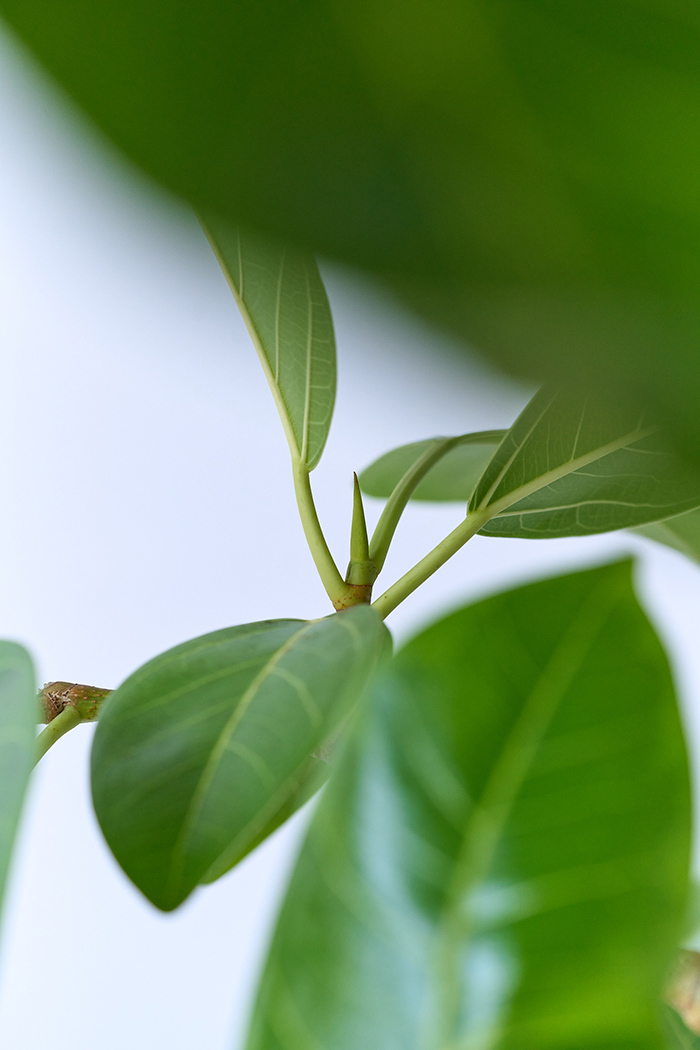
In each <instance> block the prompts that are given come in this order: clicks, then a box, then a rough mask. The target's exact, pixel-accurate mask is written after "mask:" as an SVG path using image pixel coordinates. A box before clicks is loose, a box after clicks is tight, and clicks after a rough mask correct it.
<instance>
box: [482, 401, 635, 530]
mask: <svg viewBox="0 0 700 1050" xmlns="http://www.w3.org/2000/svg"><path fill="white" fill-rule="evenodd" d="M540 418H541V417H540ZM538 422H539V420H538ZM535 425H536V424H535ZM655 429H656V428H655V427H647V428H646V429H645V430H634V431H631V432H630V433H629V434H625V435H624V436H622V437H620V438H617V439H616V440H614V441H609V442H608V443H607V444H606V445H599V446H598V447H597V448H595V449H592V450H591V451H590V452H587V453H585V454H584V455H582V456H578V457H577V458H576V459H570V460H567V462H566V463H562V464H561V466H559V467H555V469H554V470H549V471H547V472H545V473H544V474H539V475H538V476H537V477H536V478H533V479H532V481H528V482H527V483H526V484H525V485H521V486H520V487H519V488H517V489H512V490H511V491H510V492H509V493H507V494H506V495H505V496H501V498H500V499H498V500H496V501H495V503H490V504H489V503H486V502H485V501H482V502H481V503H479V504H478V505H477V506H476V507H475V508H474V509H473V510H471V511H468V512H467V517H469V515H470V514H471V516H472V517H475V518H478V517H483V518H484V524H485V523H486V522H487V521H490V520H491V519H492V518H496V517H498V515H499V514H501V513H502V512H503V511H504V510H507V509H508V508H509V507H512V506H513V505H514V504H516V503H518V502H519V501H520V500H522V499H525V498H526V497H527V496H531V495H532V494H533V493H535V492H538V491H539V490H540V489H543V488H546V487H547V486H548V485H553V484H554V483H555V482H557V481H561V479H562V478H565V477H567V476H568V475H569V474H574V473H575V472H576V471H577V470H580V469H581V467H586V466H588V465H589V464H590V463H595V462H596V461H597V460H599V459H604V458H605V456H609V455H611V454H612V453H613V452H617V451H619V450H620V449H621V448H625V447H626V446H627V445H632V444H634V443H635V442H637V441H641V440H642V439H643V438H645V437H648V436H649V435H650V434H653V433H654V430H655ZM522 448H523V445H520V446H519V447H518V450H517V451H518V453H519V452H520V451H521V450H522ZM514 459H515V457H514V456H513V457H511V459H510V461H509V465H510V464H512V462H513V461H514ZM504 476H505V473H504V472H502V474H501V476H500V479H499V482H498V483H499V484H500V481H501V480H503V477H504ZM495 487H496V485H495V484H494V485H492V486H491V489H490V490H489V492H491V493H493V491H494V490H495ZM543 509H546V508H543Z"/></svg>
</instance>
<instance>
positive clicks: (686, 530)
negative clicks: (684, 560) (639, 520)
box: [635, 510, 700, 563]
mask: <svg viewBox="0 0 700 1050" xmlns="http://www.w3.org/2000/svg"><path fill="white" fill-rule="evenodd" d="M635 532H637V533H639V535H640V536H645V537H646V538H647V539H648V540H656V542H657V543H663V544H664V545H665V546H666V547H673V549H674V550H677V551H680V553H681V554H685V555H686V557H688V558H691V559H692V560H693V561H695V562H699V563H700V510H690V511H687V512H686V513H685V514H678V515H676V517H674V518H667V519H666V520H665V521H655V522H653V524H651V525H642V526H641V527H640V528H638V529H635Z"/></svg>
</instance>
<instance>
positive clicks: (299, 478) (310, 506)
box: [292, 456, 358, 609]
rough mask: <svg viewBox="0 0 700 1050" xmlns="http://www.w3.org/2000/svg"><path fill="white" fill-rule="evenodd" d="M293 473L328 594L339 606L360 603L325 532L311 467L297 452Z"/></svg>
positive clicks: (308, 539) (306, 531)
mask: <svg viewBox="0 0 700 1050" xmlns="http://www.w3.org/2000/svg"><path fill="white" fill-rule="evenodd" d="M292 474H293V477H294V492H295V495H296V498H297V507H298V508H299V517H300V518H301V524H302V526H303V529H304V535H305V536H306V542H307V544H308V546H309V550H310V551H311V557H312V558H313V560H314V564H315V566H316V570H317V572H318V574H319V576H320V577H321V583H322V584H323V586H324V587H325V589H326V594H327V595H328V597H329V598H330V600H331V601H332V603H333V606H334V608H335V609H345V608H347V607H348V606H350V605H356V604H358V600H357V596H356V593H355V592H356V589H355V588H354V587H352V586H351V585H349V584H347V583H346V582H345V580H344V579H343V577H342V576H341V575H340V573H339V571H338V567H337V565H336V564H335V561H334V560H333V555H332V554H331V552H330V550H329V548H328V544H327V543H326V537H325V536H324V535H323V529H322V528H321V523H320V521H319V520H318V513H317V511H316V504H315V503H314V497H313V493H312V491H311V479H310V477H309V470H308V467H306V465H305V464H304V463H302V462H300V460H299V459H298V458H297V457H296V456H292Z"/></svg>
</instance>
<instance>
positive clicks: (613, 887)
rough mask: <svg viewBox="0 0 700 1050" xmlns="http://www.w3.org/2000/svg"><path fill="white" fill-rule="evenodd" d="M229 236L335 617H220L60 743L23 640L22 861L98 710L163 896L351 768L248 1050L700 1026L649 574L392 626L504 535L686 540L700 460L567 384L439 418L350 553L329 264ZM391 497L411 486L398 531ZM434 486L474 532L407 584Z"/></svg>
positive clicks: (302, 882)
mask: <svg viewBox="0 0 700 1050" xmlns="http://www.w3.org/2000/svg"><path fill="white" fill-rule="evenodd" d="M203 224H204V226H205V230H206V233H207V236H208V238H209V240H210V243H211V244H212V247H213V249H214V251H215V252H216V255H217V258H218V259H219V262H220V264H221V267H222V269H223V272H224V275H225V277H226V279H227V280H228V283H229V285H230V287H231V290H232V292H233V295H234V298H235V300H236V302H237V305H238V307H239V309H240V310H241V312H242V314H243V317H244V319H245V322H246V324H247V326H248V330H249V332H250V335H251V338H252V341H253V344H254V346H255V349H256V351H257V353H258V356H259V357H260V361H261V364H262V366H263V369H264V371H265V374H266V376H267V379H268V382H269V384H270V388H271V391H272V394H273V396H274V399H275V402H276V404H277V407H278V410H279V413H280V417H281V420H282V425H283V427H284V430H285V433H286V435H287V439H288V444H289V449H290V454H291V467H292V476H293V479H294V485H295V491H296V495H297V503H298V507H299V513H300V518H301V523H302V526H303V529H304V532H305V535H306V538H307V540H308V546H309V550H310V554H311V556H312V559H313V561H314V563H315V567H316V569H317V571H318V573H319V576H320V578H321V580H322V582H323V584H324V586H325V589H326V591H327V594H328V598H329V600H330V603H331V605H332V609H333V611H331V612H330V613H329V614H328V615H326V616H322V617H321V618H320V619H317V620H313V621H301V620H294V619H285V620H281V619H272V620H265V621H260V622H257V623H251V624H243V625H238V626H228V627H224V628H222V629H221V630H219V631H215V632H213V633H212V634H208V635H205V636H203V637H200V638H195V639H192V640H190V641H187V642H185V643H183V644H181V645H179V646H177V647H175V648H174V649H171V650H169V651H168V652H166V653H163V654H161V655H159V656H156V657H155V658H154V659H152V660H150V661H149V662H148V663H146V664H145V665H144V666H143V667H141V668H139V669H137V670H136V671H135V672H134V673H133V674H132V675H130V676H129V678H127V680H126V681H125V682H124V683H122V684H121V685H120V686H119V687H118V688H117V689H116V690H114V691H110V690H107V689H97V688H93V687H91V686H83V685H75V684H72V683H66V682H55V683H50V684H49V685H48V686H46V687H44V689H43V690H42V693H41V699H42V703H43V717H44V719H45V721H46V722H47V725H46V728H45V729H44V730H43V732H42V733H41V734H40V736H39V738H38V743H37V744H36V745H34V742H33V734H32V726H33V723H34V720H35V717H36V708H35V700H34V687H33V685H32V677H31V666H30V663H29V659H28V657H27V655H26V653H25V652H24V651H23V650H22V649H20V648H19V647H18V646H15V645H13V644H12V643H3V646H2V647H0V659H1V662H0V686H1V687H2V688H1V689H0V748H2V749H3V770H4V771H6V790H5V794H4V796H3V802H2V813H1V816H2V822H0V871H2V872H4V871H5V870H6V868H7V863H8V862H9V855H10V847H11V843H12V837H13V834H14V829H15V827H16V823H17V817H18V813H19V806H20V804H21V798H22V794H23V791H24V788H25V786H26V783H27V779H28V775H29V767H30V764H31V757H32V750H33V749H34V748H36V750H35V754H36V755H37V756H41V755H42V754H43V753H44V752H45V751H46V750H47V749H48V747H50V746H52V745H53V744H54V743H55V742H56V741H57V740H59V739H60V737H61V735H62V734H63V733H64V732H67V731H69V730H70V729H71V728H72V727H73V726H75V725H76V724H78V723H79V722H81V721H93V720H95V719H97V722H98V725H97V730H96V733H95V738H94V744H93V751H92V774H91V775H92V791H93V800H94V805H95V811H96V814H97V817H98V820H99V823H100V826H101V828H102V831H103V832H104V836H105V839H106V841H107V843H108V845H109V847H110V848H111V849H112V851H113V853H114V856H115V858H116V859H117V861H118V862H119V864H120V865H121V866H122V868H123V870H124V872H125V873H126V875H127V876H128V877H129V878H130V879H131V880H132V882H133V883H134V884H135V885H136V886H137V887H138V888H139V889H140V890H141V892H142V893H143V894H144V895H145V896H146V897H147V898H148V899H149V900H150V901H151V902H152V903H153V904H154V905H155V906H157V907H158V908H160V909H162V910H165V911H169V910H172V909H174V908H177V907H178V906H179V905H181V904H182V902H183V901H184V900H186V899H187V897H188V896H189V895H190V894H191V893H192V892H194V891H196V890H198V887H201V886H202V885H203V884H205V883H210V882H212V881H214V880H216V879H218V878H219V877H221V876H222V875H224V874H225V873H226V872H227V871H228V870H230V869H231V868H232V867H233V866H235V865H236V864H237V863H239V862H240V861H241V860H242V859H243V858H244V857H245V856H247V855H248V853H249V852H250V851H251V850H253V849H254V848H255V847H256V846H257V845H258V844H259V843H260V842H261V841H263V840H264V839H265V838H266V836H268V835H269V834H271V833H273V832H274V830H275V829H276V828H277V827H279V826H280V824H281V823H283V822H284V821H285V820H286V819H287V818H288V817H289V816H290V815H291V814H292V813H294V812H295V811H296V810H297V809H298V808H299V807H300V806H302V805H303V804H304V803H305V802H306V801H307V800H309V799H310V798H311V797H312V796H313V795H314V794H315V793H316V792H317V791H318V789H319V787H321V786H322V785H323V784H324V783H325V782H326V781H327V780H330V783H329V784H328V787H327V789H326V792H325V794H324V795H323V797H322V798H321V801H320V804H319V805H318V807H317V809H316V811H315V813H314V815H313V818H312V820H311V824H310V828H309V831H308V835H307V838H306V841H305V844H304V846H303V848H302V850H301V854H300V856H299V859H298V863H297V867H296V870H295V872H294V874H293V876H292V879H291V883H290V886H289V891H288V894H287V898H286V900H285V902H284V905H283V907H282V911H281V915H280V919H279V924H278V928H277V932H276V934H275V936H274V939H273V942H272V945H271V949H270V954H269V959H268V962H267V965H266V968H265V971H264V973H263V977H262V981H261V985H260V990H259V994H258V997H257V1002H256V1006H255V1010H254V1014H253V1020H252V1025H251V1031H250V1036H249V1043H248V1046H249V1050H280V1048H282V1047H285V1048H289V1047H292V1048H296V1047H299V1048H301V1047H309V1046H313V1047H318V1048H322V1050H326V1048H327V1050H350V1048H353V1050H355V1048H357V1047H360V1046H362V1047H367V1048H369V1050H372V1048H374V1047H376V1048H377V1050H380V1048H381V1050H393V1048H394V1047H395V1048H396V1050H398V1048H399V1047H400V1048H402V1050H403V1048H406V1047H408V1048H412V1047H415V1048H416V1050H419V1048H420V1050H423V1048H433V1047H435V1048H447V1047H457V1046H459V1047H462V1046H464V1047H482V1046H484V1047H485V1046H488V1047H494V1048H503V1050H510V1048H511V1047H512V1048H515V1047H518V1048H526V1050H549V1048H550V1047H551V1048H554V1047H561V1046H577V1047H586V1048H591V1050H592V1048H596V1050H602V1048H604V1047H605V1048H607V1047H613V1046H615V1047H618V1046H624V1047H629V1048H630V1050H632V1048H634V1050H653V1048H660V1047H661V1046H663V1045H666V1046H667V1047H670V1048H677V1047H684V1046H692V1045H694V1044H693V1043H692V1039H693V1038H694V1036H693V1033H692V1032H690V1031H689V1030H687V1029H686V1028H685V1027H684V1025H683V1022H682V1020H681V1019H680V1018H679V1017H678V1015H677V1014H676V1013H674V1012H673V1011H671V1010H670V1008H669V1012H667V1013H666V1014H664V1013H663V1012H662V1009H661V1000H662V995H663V989H664V986H665V983H666V980H667V976H668V972H669V969H670V967H671V964H672V961H673V958H674V953H675V950H676V948H677V946H678V944H679V942H680V938H681V936H682V931H683V926H684V916H685V912H686V904H687V897H688V867H689V856H690V829H691V813H690V810H691V804H690V787H689V777H688V768H687V758H686V752H685V744H684V738H683V732H682V728H681V723H680V719H679V714H678V709H677V702H676V697H675V693H674V687H673V682H672V678H671V674H670V671H669V667H668V663H667V660H666V657H665V655H664V652H663V649H662V646H661V644H660V642H659V640H658V638H657V637H656V635H655V633H654V630H653V628H652V627H651V625H650V623H649V621H648V620H647V618H646V616H645V614H644V612H643V610H642V609H641V607H640V606H639V604H638V602H637V600H636V598H635V595H634V589H633V584H632V575H631V569H632V565H631V563H630V562H629V561H622V562H616V563H613V564H611V565H605V566H602V567H598V568H595V569H589V570H587V571H585V572H578V573H574V574H571V575H568V576H563V577H559V578H556V579H552V580H547V581H543V582H538V583H534V584H530V585H528V586H526V587H521V588H519V589H516V590H511V591H507V592H505V593H503V594H500V595H497V596H495V597H491V598H487V599H485V600H483V601H481V602H478V603H477V604H474V605H470V606H466V607H465V608H463V609H460V610H458V611H457V612H455V613H453V614H451V615H450V616H448V617H446V618H445V619H442V620H440V621H439V622H438V623H436V624H434V625H433V626H431V627H429V628H428V629H427V630H426V631H424V632H423V633H422V634H420V635H419V636H418V637H417V638H414V639H413V640H412V641H410V642H409V643H408V644H407V645H406V646H405V647H404V648H403V649H402V650H400V651H399V652H398V654H396V655H395V656H392V652H391V649H392V646H391V639H390V635H389V632H388V630H387V628H386V626H385V625H384V620H385V618H386V617H387V616H389V614H390V613H391V612H392V611H393V610H394V609H395V608H396V607H397V605H399V604H400V603H401V602H402V601H404V600H406V599H407V598H408V597H409V596H410V595H411V594H412V593H413V591H415V590H416V589H417V588H418V587H419V586H420V585H421V584H422V583H423V582H424V581H425V580H426V579H428V578H429V576H430V575H432V573H434V572H435V571H437V570H438V569H441V568H442V567H443V566H444V565H445V564H446V563H447V562H448V561H449V560H450V559H451V558H452V557H453V555H455V554H456V553H457V552H458V551H459V550H460V549H461V547H462V546H464V545H465V544H466V543H467V542H468V541H469V540H470V539H471V538H472V537H473V536H474V535H476V534H479V533H481V534H486V535H490V536H495V537H508V536H520V537H523V536H524V537H529V538H551V537H560V536H582V535H589V534H595V533H599V532H604V531H610V530H615V529H623V528H630V529H632V528H633V529H639V528H642V529H652V530H659V529H662V530H666V532H668V533H674V534H675V531H677V530H678V522H681V521H682V522H685V523H686V525H684V526H683V528H684V529H686V532H687V533H688V535H690V533H691V532H692V526H691V529H690V532H688V530H687V528H686V526H687V523H688V522H692V521H694V520H695V517H696V516H698V515H700V480H699V479H698V476H697V474H696V473H695V472H694V471H693V470H692V469H690V468H689V467H688V465H687V462H686V461H685V460H684V459H683V458H681V457H679V456H678V455H677V454H676V453H675V452H674V451H673V450H672V449H671V448H670V447H669V446H668V444H667V442H666V440H665V438H664V432H663V430H662V429H660V428H659V426H658V425H657V422H656V420H655V419H654V418H653V417H650V418H648V417H647V416H645V415H642V414H640V413H639V412H638V411H637V410H636V409H631V408H630V406H629V404H628V403H627V402H625V401H622V402H619V403H617V404H615V403H613V402H612V401H607V402H601V400H600V398H599V396H598V394H597V392H596V390H595V389H590V388H583V387H581V386H580V385H579V386H577V387H574V386H572V385H571V384H569V385H566V386H564V385H561V384H560V385H557V386H555V385H552V384H549V385H547V386H545V387H543V388H542V389H541V390H540V391H539V392H538V393H537V394H536V395H535V396H534V398H533V399H532V400H531V401H530V403H529V404H528V405H527V406H526V407H525V408H524V410H523V412H522V413H521V414H520V416H519V417H518V418H517V419H516V420H515V421H514V422H513V425H512V426H511V427H510V428H509V429H508V430H504V431H488V432H480V433H476V434H470V433H465V434H462V435H455V436H448V437H444V436H443V437H434V438H428V439H425V438H424V437H423V436H422V435H417V438H418V439H419V440H417V441H416V442H414V443H412V444H410V445H408V446H404V447H402V448H400V449H395V450H391V451H389V452H388V453H386V454H385V455H384V456H382V457H381V458H380V459H379V460H378V461H377V462H376V463H374V464H371V465H370V466H369V467H367V468H366V469H365V470H364V471H362V472H361V473H360V475H359V478H357V477H356V478H355V482H354V489H353V500H352V517H351V525H350V545H349V546H350V552H349V553H350V557H349V564H348V567H347V570H346V571H345V573H343V572H341V571H340V569H339V568H338V567H337V564H336V561H335V559H334V557H333V555H332V553H331V551H330V549H329V547H328V545H327V543H326V540H325V537H324V534H323V529H322V525H321V522H320V521H319V517H318V515H317V513H316V509H315V505H314V498H313V492H312V487H311V474H312V472H313V469H314V467H315V466H316V465H317V464H318V462H319V459H320V458H321V455H322V452H323V448H324V445H325V443H326V439H327V436H328V433H329V429H330V424H331V418H332V412H333V405H334V400H335V389H336V352H335V339H334V334H333V323H332V317H331V312H330V306H329V303H328V298H327V296H326V293H325V290H324V287H323V282H322V280H321V276H320V273H319V271H318V268H317V266H316V263H315V262H314V260H313V259H312V258H311V257H310V256H308V255H306V254H299V253H296V252H294V251H292V250H289V249H285V250H282V249H280V248H279V247H278V246H276V244H275V243H274V242H270V241H268V240H266V239H262V238H260V237H259V236H256V235H253V234H251V233H249V232H242V231H239V230H237V229H235V228H231V227H229V226H228V224H226V223H223V222H222V221H221V220H220V219H218V218H217V217H216V216H214V215H213V214H209V215H208V216H207V217H206V219H203ZM363 490H364V491H365V493H367V494H370V495H372V496H374V497H375V498H381V499H383V500H384V501H385V502H384V507H383V510H382V512H381V513H380V515H379V517H378V520H377V523H376V527H375V528H374V530H373V533H372V535H371V536H370V534H369V531H368V528H367V521H366V516H365V507H364V497H363ZM413 499H430V500H444V501H449V502H457V503H458V504H461V509H458V510H457V511H456V525H455V528H454V529H453V530H452V532H451V533H450V534H449V535H448V536H447V537H445V539H444V540H443V541H442V542H441V543H439V544H438V545H437V547H436V548H435V549H434V550H432V551H429V552H428V553H427V554H425V555H424V556H423V557H422V558H420V559H419V560H418V561H417V562H416V564H415V565H414V566H413V568H411V569H410V570H409V571H408V572H407V573H405V574H404V576H403V577H401V578H400V579H399V580H395V581H393V582H392V583H391V584H390V585H389V586H388V587H387V588H386V589H385V590H383V591H381V590H380V588H378V586H377V583H378V579H379V577H380V576H381V574H382V571H383V568H384V563H385V559H386V555H387V551H388V550H389V547H390V545H391V542H392V539H393V537H394V535H395V533H396V529H397V528H398V527H399V526H400V525H401V524H402V518H403V514H404V512H405V511H406V509H407V508H408V507H409V506H410V503H411V501H412V500H413ZM659 538H661V539H662V540H663V541H664V542H667V539H668V537H667V535H666V533H664V535H663V536H661V537H659ZM689 549H690V548H689ZM378 592H379V593H378ZM198 892H205V891H204V890H203V889H199V890H198ZM688 1040H691V1042H688Z"/></svg>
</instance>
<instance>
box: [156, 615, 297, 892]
mask: <svg viewBox="0 0 700 1050" xmlns="http://www.w3.org/2000/svg"><path fill="white" fill-rule="evenodd" d="M315 623H316V621H313V620H312V621H311V622H310V623H306V624H304V626H303V627H302V628H300V630H298V631H296V632H295V633H294V634H293V635H291V637H290V638H288V639H287V641H286V642H285V643H284V644H283V645H281V646H280V648H279V649H278V650H277V651H276V652H275V653H274V655H273V656H272V657H271V658H270V659H269V660H268V661H267V662H266V664H265V666H264V667H262V668H261V670H260V671H259V672H258V674H257V675H256V676H255V678H254V679H253V681H252V682H251V683H250V685H249V686H248V688H247V689H246V690H245V692H244V693H243V696H242V697H241V699H240V700H239V702H238V703H237V704H236V707H235V709H234V710H233V712H232V713H231V717H230V718H229V719H228V721H227V722H226V725H225V726H224V727H223V729H222V730H221V732H220V733H219V735H218V737H217V740H216V743H215V744H214V746H213V748H212V751H211V754H210V756H209V759H208V760H207V762H206V765H205V766H204V769H203V770H202V773H201V775H200V777H199V780H198V782H197V786H196V788H195V790H194V793H193V795H192V800H191V802H190V804H189V806H188V807H187V810H186V812H185V815H184V818H183V821H182V827H181V829H180V833H179V834H178V837H177V839H176V840H175V844H174V846H173V851H172V859H171V862H170V869H169V872H168V877H167V879H166V883H165V892H166V895H168V894H169V893H170V891H171V890H172V887H173V883H174V882H175V881H176V878H178V879H179V877H180V874H181V869H182V864H183V860H184V854H185V850H186V847H187V843H188V840H189V838H190V836H191V834H192V831H193V829H194V824H195V821H196V820H197V817H198V816H199V814H200V813H201V810H202V807H203V805H204V802H205V800H206V796H207V792H208V790H209V788H210V787H211V783H212V781H213V779H214V777H215V775H216V772H217V770H218V768H219V764H220V763H221V760H222V758H223V755H224V752H225V750H226V747H227V745H228V742H229V740H230V739H231V737H232V736H233V734H234V733H235V731H236V729H237V728H238V725H239V724H240V722H241V721H242V719H243V717H244V715H245V713H246V712H247V710H248V709H249V708H250V705H251V704H252V702H253V700H254V699H255V697H256V696H257V695H258V693H259V691H260V689H261V688H262V687H263V685H264V684H265V682H266V681H267V680H268V678H269V677H270V675H271V674H272V672H273V671H274V669H275V667H276V665H277V664H278V663H279V661H280V660H281V659H282V657H283V656H285V655H286V653H287V652H289V650H290V649H291V648H292V647H293V646H294V645H295V644H296V642H297V641H298V640H299V639H300V638H301V637H302V636H303V635H304V634H306V633H307V632H308V631H310V630H311V628H312V627H313V626H314V624H315Z"/></svg>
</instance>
